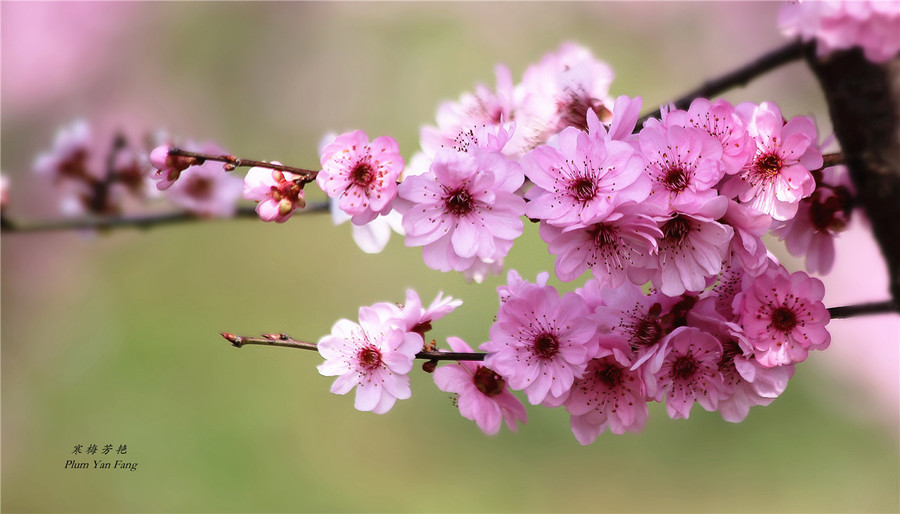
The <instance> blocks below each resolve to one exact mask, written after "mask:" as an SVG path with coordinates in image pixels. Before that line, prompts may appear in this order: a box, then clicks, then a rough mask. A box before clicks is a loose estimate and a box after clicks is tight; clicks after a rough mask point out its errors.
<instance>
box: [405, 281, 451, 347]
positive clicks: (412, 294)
mask: <svg viewBox="0 0 900 514" xmlns="http://www.w3.org/2000/svg"><path fill="white" fill-rule="evenodd" d="M460 305H462V300H455V299H453V297H452V296H444V293H438V295H437V297H436V298H435V299H434V301H432V302H431V305H429V306H428V308H427V309H426V308H423V307H422V300H420V299H419V293H417V292H416V291H415V290H414V289H407V290H406V303H404V304H403V307H402V309H401V311H400V318H401V319H402V320H403V322H404V327H405V329H406V331H407V332H416V333H418V334H424V333H425V332H428V331H429V330H431V322H432V321H437V320H439V319H441V318H443V317H444V316H446V315H447V314H450V313H451V312H453V310H455V309H456V308H457V307H459V306H460ZM423 337H424V336H423Z"/></svg>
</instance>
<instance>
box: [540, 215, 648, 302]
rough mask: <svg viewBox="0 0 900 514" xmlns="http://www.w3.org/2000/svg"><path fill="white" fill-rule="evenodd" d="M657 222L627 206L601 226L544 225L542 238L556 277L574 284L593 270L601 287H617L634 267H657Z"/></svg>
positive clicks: (595, 224)
mask: <svg viewBox="0 0 900 514" xmlns="http://www.w3.org/2000/svg"><path fill="white" fill-rule="evenodd" d="M662 235H663V234H662V232H661V231H660V230H659V228H658V227H657V223H656V221H655V220H654V219H653V218H651V217H650V216H647V215H645V214H642V212H641V208H640V207H638V206H637V204H624V205H621V206H619V207H618V208H617V209H616V210H615V211H613V212H612V213H611V214H610V215H609V217H608V218H607V219H606V220H605V221H602V222H598V223H594V224H592V225H588V226H584V227H582V226H580V225H576V226H572V227H568V228H566V229H562V228H559V227H556V226H553V225H550V224H549V223H541V226H540V236H541V239H543V240H544V241H545V242H546V243H547V244H548V250H549V251H550V253H552V254H554V255H556V256H557V257H556V276H557V277H558V278H559V279H560V280H563V281H566V282H568V281H571V280H575V279H576V278H578V277H579V276H581V274H582V273H583V272H584V271H586V270H588V269H590V270H591V272H592V273H593V275H594V277H595V278H596V279H597V280H598V281H599V282H600V285H605V286H608V287H618V286H620V285H621V284H622V283H623V282H625V280H626V279H627V277H628V273H629V272H630V271H631V270H632V269H633V268H635V267H638V268H640V267H650V266H654V265H655V263H656V259H655V257H654V254H656V239H657V238H661V237H662Z"/></svg>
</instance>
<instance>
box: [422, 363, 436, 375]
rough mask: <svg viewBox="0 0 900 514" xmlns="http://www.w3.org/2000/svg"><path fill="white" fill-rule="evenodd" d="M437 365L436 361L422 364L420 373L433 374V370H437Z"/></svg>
mask: <svg viewBox="0 0 900 514" xmlns="http://www.w3.org/2000/svg"><path fill="white" fill-rule="evenodd" d="M437 365H438V362H437V361H425V362H423V363H422V371H424V372H425V373H434V370H435V369H437Z"/></svg>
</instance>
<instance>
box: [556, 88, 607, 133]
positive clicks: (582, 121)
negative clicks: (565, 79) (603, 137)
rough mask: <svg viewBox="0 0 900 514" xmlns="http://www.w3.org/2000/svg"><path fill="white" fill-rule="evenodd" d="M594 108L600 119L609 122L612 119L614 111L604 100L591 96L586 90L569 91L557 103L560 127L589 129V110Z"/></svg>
mask: <svg viewBox="0 0 900 514" xmlns="http://www.w3.org/2000/svg"><path fill="white" fill-rule="evenodd" d="M588 109H593V110H594V113H595V114H597V117H598V118H599V119H600V121H602V122H604V123H608V122H609V121H610V120H612V111H610V110H609V109H607V108H606V106H604V105H603V102H602V101H600V100H598V99H596V98H594V97H592V96H590V95H589V94H588V93H586V92H585V91H571V90H569V91H567V95H566V96H565V97H564V98H563V99H562V100H561V101H559V102H557V104H556V110H557V112H558V113H559V115H560V127H559V130H562V129H563V128H564V127H576V128H578V129H581V130H583V131H585V132H587V130H588V125H587V112H588Z"/></svg>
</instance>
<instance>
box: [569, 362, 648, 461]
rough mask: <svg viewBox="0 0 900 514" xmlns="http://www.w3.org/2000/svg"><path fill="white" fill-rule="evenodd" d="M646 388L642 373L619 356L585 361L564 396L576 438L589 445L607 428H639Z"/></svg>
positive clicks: (621, 431) (620, 430) (643, 417)
mask: <svg viewBox="0 0 900 514" xmlns="http://www.w3.org/2000/svg"><path fill="white" fill-rule="evenodd" d="M646 396H647V391H646V385H645V383H644V380H643V377H642V373H641V372H640V371H637V370H632V369H631V362H630V361H629V360H628V359H626V358H623V357H621V356H616V355H612V354H610V355H606V356H604V357H601V358H596V359H594V360H592V361H591V362H589V363H588V365H587V369H585V372H584V376H583V377H582V378H579V379H576V380H575V383H574V384H573V385H572V392H571V393H569V397H568V399H567V400H566V403H565V406H566V411H568V413H569V414H570V415H571V420H570V424H571V427H572V433H574V434H575V438H576V439H578V442H579V443H581V444H583V445H588V444H591V443H592V442H594V440H595V439H596V438H597V436H599V435H600V434H601V433H603V431H604V430H606V429H607V428H608V429H609V431H610V432H612V433H614V434H624V433H625V432H640V431H641V430H643V428H644V425H645V424H646V422H647V415H648V409H647V398H646Z"/></svg>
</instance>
